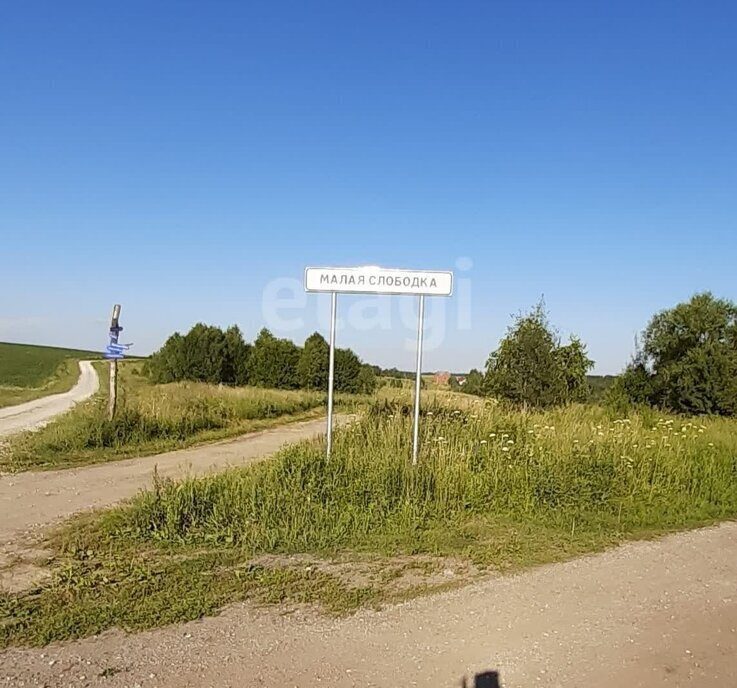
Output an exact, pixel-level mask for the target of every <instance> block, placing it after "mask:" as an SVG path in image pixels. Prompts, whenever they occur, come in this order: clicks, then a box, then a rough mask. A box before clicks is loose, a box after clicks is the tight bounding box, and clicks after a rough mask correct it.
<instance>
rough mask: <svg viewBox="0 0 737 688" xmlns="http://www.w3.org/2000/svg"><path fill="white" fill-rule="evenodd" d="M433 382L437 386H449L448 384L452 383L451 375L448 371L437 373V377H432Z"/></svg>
mask: <svg viewBox="0 0 737 688" xmlns="http://www.w3.org/2000/svg"><path fill="white" fill-rule="evenodd" d="M432 381H433V382H434V383H435V384H436V385H447V384H448V382H450V373H449V372H448V371H447V370H444V371H442V372H438V373H435V375H433V376H432Z"/></svg>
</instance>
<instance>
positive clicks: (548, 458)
mask: <svg viewBox="0 0 737 688" xmlns="http://www.w3.org/2000/svg"><path fill="white" fill-rule="evenodd" d="M410 425H411V415H410V413H409V408H408V407H406V406H403V405H402V404H392V403H388V402H384V403H381V404H376V405H375V406H374V407H372V409H371V410H370V411H369V413H368V414H367V415H366V416H365V417H364V418H363V419H362V420H360V421H359V422H356V423H354V424H353V425H351V426H350V427H348V428H346V429H344V430H341V431H339V432H338V433H337V434H336V438H335V443H334V453H333V456H332V458H331V459H326V458H325V454H324V447H323V446H322V444H321V443H318V442H305V443H302V444H299V445H296V446H293V447H290V448H288V449H286V450H284V451H283V452H282V453H281V454H280V455H279V456H278V457H277V458H276V459H275V460H273V461H271V462H268V463H265V464H261V465H257V466H253V467H249V468H246V469H237V470H231V471H230V472H227V473H224V474H221V475H216V476H211V477H206V478H199V479H191V480H185V481H183V482H177V483H171V482H159V483H157V485H156V486H155V488H154V489H153V490H151V491H149V492H146V493H144V494H142V495H141V496H140V497H138V498H137V499H136V500H135V501H134V502H133V504H132V505H131V506H129V507H126V508H125V509H124V510H122V511H119V512H118V514H117V516H116V518H115V519H112V520H111V521H110V522H109V523H110V528H111V531H110V532H111V533H112V532H115V533H117V534H122V533H127V534H128V535H132V536H133V537H134V538H138V539H145V540H155V541H164V542H176V543H182V542H188V543H217V542H220V543H224V544H238V545H241V546H243V547H244V548H246V549H247V550H249V551H252V552H267V551H268V552H274V551H277V552H310V551H324V550H336V549H342V548H359V549H385V548H386V547H387V546H388V547H396V548H399V549H403V550H409V551H418V550H427V549H431V550H438V549H443V548H447V547H450V548H451V549H452V548H453V547H451V545H450V544H449V543H453V542H455V543H456V544H457V545H458V546H462V547H467V546H471V547H473V541H474V537H476V536H474V534H473V532H474V528H475V527H476V526H479V524H481V525H482V526H483V527H481V528H480V530H478V533H477V535H478V537H477V539H479V538H480V539H483V538H485V537H487V535H488V532H486V530H485V528H486V527H488V526H493V525H494V524H497V525H498V524H500V523H502V522H504V523H510V522H511V523H530V522H535V523H539V524H545V525H546V527H556V528H564V529H572V530H573V531H574V532H575V530H576V529H579V531H580V530H581V529H583V530H586V529H588V530H589V531H590V532H602V531H606V532H608V533H611V534H612V536H613V537H614V536H621V535H625V534H627V533H633V532H644V531H648V530H654V531H658V530H663V529H665V530H667V529H671V528H681V527H685V526H688V525H693V524H696V523H705V522H709V521H711V520H714V519H720V518H728V517H733V516H734V515H736V514H737V433H736V432H735V430H737V424H735V423H734V421H727V420H724V419H706V420H699V421H691V420H685V419H679V418H675V417H658V416H657V415H655V414H652V413H645V414H644V415H638V414H633V415H631V416H629V417H626V418H612V417H610V416H609V415H608V414H607V412H606V411H604V410H602V409H599V408H596V407H576V406H574V407H569V408H566V409H560V410H554V411H547V412H540V413H519V412H516V411H512V410H507V409H504V408H502V407H498V406H493V405H489V404H488V403H487V404H486V405H485V404H483V403H482V402H480V403H478V404H476V405H472V406H470V408H466V409H464V410H461V409H453V408H449V407H447V406H443V405H440V404H436V405H434V406H433V408H430V409H429V410H428V411H427V412H426V413H425V415H424V419H423V437H422V441H423V449H422V453H421V457H420V462H419V465H418V466H416V467H412V466H411V465H410V463H409V461H408V456H409V452H410V447H409V440H410V435H411V428H410ZM473 524H475V525H473ZM443 543H444V544H443Z"/></svg>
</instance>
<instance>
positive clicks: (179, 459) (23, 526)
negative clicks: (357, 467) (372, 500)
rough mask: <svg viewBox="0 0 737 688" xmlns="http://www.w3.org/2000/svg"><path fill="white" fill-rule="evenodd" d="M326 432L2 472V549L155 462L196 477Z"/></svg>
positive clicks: (269, 435) (140, 482)
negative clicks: (51, 468)
mask: <svg viewBox="0 0 737 688" xmlns="http://www.w3.org/2000/svg"><path fill="white" fill-rule="evenodd" d="M346 420H348V418H347V417H344V416H336V418H335V422H336V425H337V424H340V423H344V422H345V421H346ZM324 430H325V420H324V419H318V420H310V421H304V422H299V423H291V424H289V425H283V426H281V427H278V428H274V429H271V430H264V431H262V432H255V433H251V434H250V435H245V436H243V437H241V438H239V439H237V440H231V441H226V442H218V443H215V444H208V445H204V446H202V447H195V448H193V449H183V450H181V451H173V452H168V453H166V454H159V455H157V456H153V457H141V458H135V459H125V460H123V461H114V462H111V463H104V464H97V465H94V466H85V467H82V468H73V469H67V470H62V471H45V472H27V473H16V474H6V475H0V516H1V518H0V549H1V548H2V545H3V544H4V543H8V542H11V541H12V540H13V539H14V538H16V537H18V536H20V535H23V534H25V533H28V532H31V531H35V530H37V529H38V527H39V526H43V525H46V524H49V523H53V522H55V521H57V520H60V519H62V518H65V517H67V516H71V515H72V514H74V513H77V512H79V511H85V510H87V509H91V508H97V507H104V506H109V505H111V504H115V503H116V502H119V501H121V500H123V499H127V498H128V497H132V496H133V495H135V494H136V492H138V491H139V490H140V489H141V488H143V487H147V486H149V485H150V484H151V478H152V475H153V470H154V466H155V467H156V470H157V471H158V472H159V475H161V476H166V477H176V476H182V475H185V474H195V475H200V474H202V473H207V472H209V471H213V470H217V469H223V468H225V467H227V466H235V465H243V464H246V463H250V462H252V461H255V460H257V459H260V458H264V457H266V456H269V455H270V454H273V453H274V452H275V451H277V450H278V449H279V448H280V447H282V446H283V445H284V444H287V443H290V442H296V441H298V440H301V439H305V438H308V437H313V436H315V435H317V434H319V433H321V432H323V431H324ZM0 685H2V684H0Z"/></svg>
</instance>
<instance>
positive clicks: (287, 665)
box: [0, 523, 737, 688]
mask: <svg viewBox="0 0 737 688" xmlns="http://www.w3.org/2000/svg"><path fill="white" fill-rule="evenodd" d="M736 554H737V524H734V523H729V524H724V525H722V526H719V527H716V528H708V529H703V530H698V531H692V532H689V533H683V534H679V535H674V536H670V537H667V538H664V539H662V540H658V541H653V542H639V543H632V544H628V545H625V546H623V547H620V548H618V549H615V550H611V551H609V552H606V553H604V554H600V555H596V556H590V557H584V558H582V559H578V560H575V561H571V562H568V563H564V564H554V565H550V566H544V567H541V568H538V569H536V570H533V571H530V572H527V573H523V574H520V575H515V576H507V577H500V578H495V579H491V580H488V581H486V582H483V583H478V584H475V585H472V586H468V587H466V588H462V589H459V590H456V591H454V592H451V593H444V594H440V595H436V596H432V597H425V598H421V599H416V600H414V601H412V602H409V603H407V604H402V605H397V606H394V607H389V608H387V609H385V610H383V611H377V612H361V613H359V614H356V615H354V616H351V617H349V618H345V619H337V620H336V619H328V618H325V617H322V616H320V615H318V614H317V613H315V612H313V611H310V610H298V611H296V612H293V613H292V614H289V615H286V614H283V613H278V612H276V611H274V610H273V609H254V608H252V607H249V606H248V605H244V604H239V605H233V606H231V607H229V608H228V609H227V610H226V611H225V612H224V613H223V614H221V615H220V616H218V617H214V618H207V619H203V620H200V621H196V622H192V623H188V624H183V625H179V626H172V627H168V628H164V629H159V630H155V631H150V632H146V633H140V634H137V635H126V634H124V633H122V632H120V631H111V632H108V633H105V634H103V635H101V636H98V637H95V638H90V639H87V640H83V641H79V642H72V643H65V644H63V645H53V646H49V647H47V648H43V649H23V650H17V649H13V650H9V651H5V652H3V653H0V686H2V685H8V686H14V687H15V686H48V687H56V686H60V687H61V686H110V687H111V688H113V687H114V688H123V687H128V688H135V687H136V686H137V687H139V688H149V687H159V688H167V687H171V688H174V687H177V688H179V687H186V686H192V687H194V686H197V687H199V686H212V687H213V688H214V687H217V688H225V687H228V686H232V687H233V688H236V687H237V688H247V687H250V686H275V687H289V688H291V687H292V686H356V687H358V686H361V687H368V686H382V687H384V686H386V687H387V688H389V687H392V688H394V687H399V686H438V687H441V686H449V687H450V686H461V685H464V684H463V680H464V677H465V679H466V680H467V681H468V684H467V685H469V686H472V685H474V676H476V675H477V674H483V673H487V672H498V678H499V680H500V685H503V686H506V687H507V688H517V687H519V688H529V687H530V686H547V687H550V688H579V687H580V688H594V687H601V688H614V687H615V686H616V687H617V688H621V687H622V686H627V688H651V687H653V688H654V687H658V688H659V687H661V686H662V687H666V686H667V687H668V688H677V687H681V686H693V687H694V688H695V687H697V686H698V688H733V687H734V686H737V556H736ZM486 678H487V680H486V681H479V683H478V685H479V687H480V688H488V687H489V686H494V685H496V684H495V682H494V679H493V676H492V675H491V674H490V673H487V676H486ZM3 682H5V683H4V684H3Z"/></svg>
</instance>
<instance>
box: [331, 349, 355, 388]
mask: <svg viewBox="0 0 737 688" xmlns="http://www.w3.org/2000/svg"><path fill="white" fill-rule="evenodd" d="M360 374H361V359H359V358H358V356H356V354H354V353H353V352H352V351H351V350H350V349H335V391H336V392H349V393H351V394H357V393H358V392H359V391H360V382H359V375H360Z"/></svg>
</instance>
